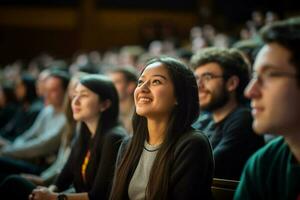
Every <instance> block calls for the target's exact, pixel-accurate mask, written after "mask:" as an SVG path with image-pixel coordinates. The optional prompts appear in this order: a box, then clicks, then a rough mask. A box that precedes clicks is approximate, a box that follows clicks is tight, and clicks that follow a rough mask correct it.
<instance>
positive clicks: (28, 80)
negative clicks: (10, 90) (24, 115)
mask: <svg viewBox="0 0 300 200" xmlns="http://www.w3.org/2000/svg"><path fill="white" fill-rule="evenodd" d="M20 81H21V82H22V84H23V85H24V86H25V88H26V93H25V96H24V97H23V99H22V103H29V104H31V103H33V102H34V101H35V100H37V94H36V87H35V82H36V80H35V78H34V77H33V76H31V75H29V74H24V75H22V76H21V78H20Z"/></svg>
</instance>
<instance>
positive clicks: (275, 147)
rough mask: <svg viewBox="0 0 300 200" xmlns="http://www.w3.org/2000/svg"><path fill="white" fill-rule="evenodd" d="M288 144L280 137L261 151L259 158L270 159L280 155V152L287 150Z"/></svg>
mask: <svg viewBox="0 0 300 200" xmlns="http://www.w3.org/2000/svg"><path fill="white" fill-rule="evenodd" d="M287 147H288V146H287V144H286V143H285V141H284V138H283V137H278V138H275V139H273V140H272V141H270V142H269V143H267V144H266V145H265V146H264V147H262V148H261V149H259V150H258V151H257V152H256V154H257V156H265V157H269V156H270V155H275V154H278V153H279V152H280V151H282V150H285V149H287Z"/></svg>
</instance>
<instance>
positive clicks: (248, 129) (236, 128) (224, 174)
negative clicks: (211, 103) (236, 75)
mask: <svg viewBox="0 0 300 200" xmlns="http://www.w3.org/2000/svg"><path fill="white" fill-rule="evenodd" d="M205 120H206V123H200V122H199V124H198V125H199V126H198V127H197V125H195V127H196V128H197V129H199V130H201V131H203V132H204V133H205V134H206V135H207V136H208V138H209V141H210V142H211V144H212V148H213V154H214V159H215V177H217V178H225V179H234V180H239V178H240V175H241V172H242V170H243V167H244V165H245V163H246V161H247V160H248V158H249V157H250V156H251V155H252V154H253V153H254V152H255V151H256V150H257V149H259V148H260V147H262V146H263V145H264V139H263V137H262V136H258V135H256V134H255V133H254V131H253V129H252V120H253V119H252V116H251V112H250V109H249V108H247V107H242V106H240V107H237V108H236V109H235V110H234V111H232V112H231V113H230V114H229V115H227V116H226V117H225V118H224V119H223V120H222V121H220V122H218V123H215V122H214V121H213V120H212V119H211V120H210V122H209V123H207V119H205Z"/></svg>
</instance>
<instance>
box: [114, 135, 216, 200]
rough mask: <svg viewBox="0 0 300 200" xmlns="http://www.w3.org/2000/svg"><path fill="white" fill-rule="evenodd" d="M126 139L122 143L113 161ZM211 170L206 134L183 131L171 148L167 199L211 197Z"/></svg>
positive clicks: (120, 156)
mask: <svg viewBox="0 0 300 200" xmlns="http://www.w3.org/2000/svg"><path fill="white" fill-rule="evenodd" d="M130 141H131V139H127V140H124V142H123V143H122V145H121V147H120V151H119V154H118V162H117V163H120V160H121V159H122V157H123V155H124V153H125V151H126V147H127V146H128V145H129V144H130ZM135 167H136V166H135ZM213 170H214V164H213V155H212V149H211V146H210V144H209V141H208V139H207V137H206V136H205V135H204V134H201V133H200V132H199V131H192V132H189V133H187V134H184V135H183V136H182V137H181V138H180V139H179V141H178V143H177V145H176V147H175V149H174V160H173V163H172V168H171V172H170V182H169V194H168V199H198V200H200V199H211V183H212V177H213ZM132 175H133V174H132ZM132 175H131V177H132ZM131 177H130V179H131ZM127 199H128V196H127Z"/></svg>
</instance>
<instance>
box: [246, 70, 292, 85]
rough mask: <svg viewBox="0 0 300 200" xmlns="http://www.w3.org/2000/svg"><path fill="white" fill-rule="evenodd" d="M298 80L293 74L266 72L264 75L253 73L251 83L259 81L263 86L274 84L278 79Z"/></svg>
mask: <svg viewBox="0 0 300 200" xmlns="http://www.w3.org/2000/svg"><path fill="white" fill-rule="evenodd" d="M283 77H285V78H297V77H298V76H297V75H296V74H294V73H291V72H282V71H281V72H280V71H265V72H262V73H257V72H253V73H252V78H251V81H257V82H258V83H259V84H260V85H261V86H263V85H265V84H267V83H269V82H272V80H273V79H276V78H283Z"/></svg>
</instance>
